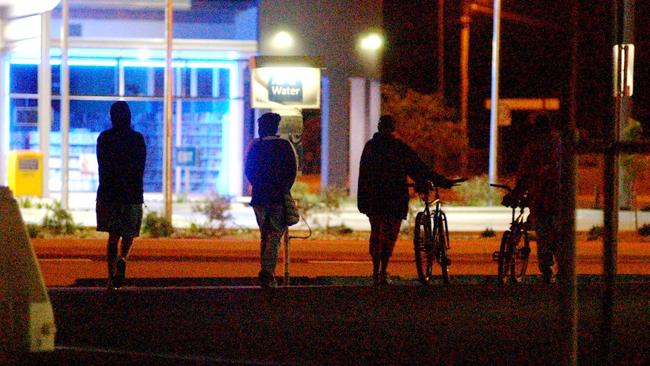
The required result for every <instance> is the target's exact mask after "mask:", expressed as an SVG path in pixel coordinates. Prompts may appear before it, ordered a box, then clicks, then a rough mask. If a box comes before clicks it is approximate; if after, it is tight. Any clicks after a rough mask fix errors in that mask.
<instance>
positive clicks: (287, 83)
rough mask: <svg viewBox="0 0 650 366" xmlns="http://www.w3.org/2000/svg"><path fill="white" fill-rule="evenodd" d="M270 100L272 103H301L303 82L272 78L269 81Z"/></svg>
mask: <svg viewBox="0 0 650 366" xmlns="http://www.w3.org/2000/svg"><path fill="white" fill-rule="evenodd" d="M269 100H270V101H272V102H301V101H302V81H301V80H296V79H287V78H277V77H271V78H270V79H269Z"/></svg>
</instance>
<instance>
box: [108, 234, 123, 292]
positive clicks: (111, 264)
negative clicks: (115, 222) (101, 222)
mask: <svg viewBox="0 0 650 366" xmlns="http://www.w3.org/2000/svg"><path fill="white" fill-rule="evenodd" d="M119 241H120V236H119V235H116V234H112V233H109V234H108V243H107V245H106V263H107V265H108V283H107V287H109V288H111V287H113V275H114V274H115V273H114V272H115V261H116V260H117V243H118V242H119Z"/></svg>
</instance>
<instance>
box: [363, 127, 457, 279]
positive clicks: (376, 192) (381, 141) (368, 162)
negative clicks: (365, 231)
mask: <svg viewBox="0 0 650 366" xmlns="http://www.w3.org/2000/svg"><path fill="white" fill-rule="evenodd" d="M377 129H378V132H377V133H375V134H374V136H373V137H372V139H370V140H369V141H368V142H367V143H366V145H365V146H364V149H363V153H362V155H361V164H360V168H359V186H358V193H357V206H358V208H359V211H360V212H361V213H363V214H365V215H366V216H368V219H369V221H370V240H369V242H370V243H369V244H370V245H369V247H370V248H369V251H370V256H371V257H372V279H373V284H374V285H375V286H377V285H387V284H389V283H390V280H389V278H388V272H387V268H388V262H389V261H390V257H391V256H392V254H393V248H394V247H395V241H396V240H397V235H398V234H399V230H400V225H401V223H402V220H404V219H406V215H407V213H408V203H409V193H408V182H407V176H408V177H410V178H411V179H413V180H414V181H415V182H416V183H418V184H419V185H424V182H426V180H431V181H432V182H434V183H435V184H436V185H437V186H438V187H442V188H450V187H451V186H452V185H453V184H454V181H452V180H449V179H447V178H445V177H443V176H442V175H440V174H438V173H436V172H434V171H432V170H431V169H429V167H427V165H426V164H425V163H424V162H423V161H422V160H421V159H420V157H419V156H418V155H417V153H416V152H415V151H413V149H411V148H410V147H409V146H408V145H406V144H405V143H404V142H402V141H401V140H399V139H398V138H396V137H395V136H394V132H395V120H394V119H393V117H392V116H390V115H384V116H381V118H379V123H378V125H377Z"/></svg>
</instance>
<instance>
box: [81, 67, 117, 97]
mask: <svg viewBox="0 0 650 366" xmlns="http://www.w3.org/2000/svg"><path fill="white" fill-rule="evenodd" d="M117 86H118V79H117V67H116V66H70V95H117V89H118V88H117Z"/></svg>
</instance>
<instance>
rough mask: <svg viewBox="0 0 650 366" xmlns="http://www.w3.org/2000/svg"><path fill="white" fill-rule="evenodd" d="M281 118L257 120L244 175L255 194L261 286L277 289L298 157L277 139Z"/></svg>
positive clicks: (271, 116) (270, 116)
mask: <svg viewBox="0 0 650 366" xmlns="http://www.w3.org/2000/svg"><path fill="white" fill-rule="evenodd" d="M281 119H282V117H280V115H279V114H277V113H264V114H263V115H262V116H260V118H259V119H258V120H257V124H258V131H259V136H260V137H259V139H256V140H255V141H254V142H253V144H252V145H251V147H250V150H249V151H248V154H247V156H246V163H245V168H244V171H245V173H246V178H248V181H249V182H251V185H252V187H253V192H252V195H251V203H250V204H251V206H252V207H253V210H254V211H255V218H256V219H257V224H258V226H259V228H260V236H261V238H260V239H261V240H260V257H261V258H260V262H261V263H260V264H261V269H260V272H259V274H258V277H259V283H260V286H262V287H264V288H269V287H275V286H277V282H276V281H275V276H274V273H275V267H276V265H277V262H278V250H279V248H280V241H281V239H282V235H284V234H285V232H286V231H287V227H288V226H287V220H286V216H285V215H286V212H285V206H284V203H285V197H286V195H287V194H288V193H289V192H290V190H291V186H292V185H293V182H294V181H295V179H296V171H297V167H296V156H295V153H294V150H293V148H292V147H291V143H290V142H289V141H287V140H285V139H282V138H280V136H278V127H279V125H280V121H281Z"/></svg>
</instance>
